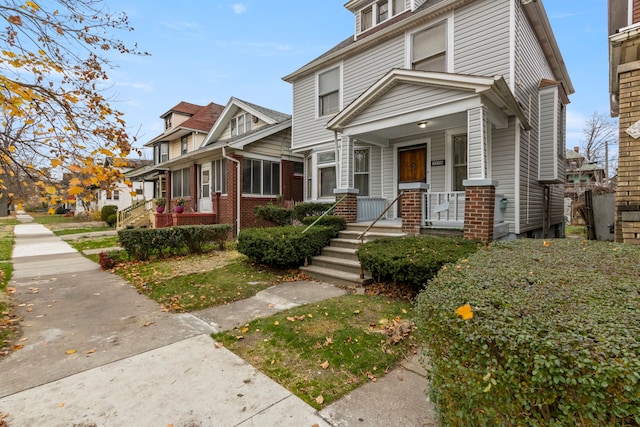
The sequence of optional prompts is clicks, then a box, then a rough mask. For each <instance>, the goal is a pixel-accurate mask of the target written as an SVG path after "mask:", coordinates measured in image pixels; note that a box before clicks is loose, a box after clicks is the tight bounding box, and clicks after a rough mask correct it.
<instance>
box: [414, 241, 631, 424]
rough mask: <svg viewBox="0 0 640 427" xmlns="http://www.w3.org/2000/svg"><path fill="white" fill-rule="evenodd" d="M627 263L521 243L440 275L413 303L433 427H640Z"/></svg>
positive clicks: (603, 248) (602, 247) (555, 244)
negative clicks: (436, 424)
mask: <svg viewBox="0 0 640 427" xmlns="http://www.w3.org/2000/svg"><path fill="white" fill-rule="evenodd" d="M638 259H640V247H633V246H622V245H616V244H611V243H603V242H586V241H582V243H581V242H580V241H579V240H574V239H569V240H552V241H550V242H549V241H548V242H543V241H541V240H520V241H515V242H509V243H494V244H493V245H491V246H490V247H489V249H488V250H481V251H478V252H477V253H476V254H474V255H472V256H470V257H469V259H468V262H466V263H463V262H461V263H459V264H458V265H451V266H450V267H447V268H446V269H444V268H443V270H441V272H440V273H439V274H438V276H437V277H436V278H435V279H433V280H432V281H431V282H430V283H429V285H428V286H427V287H426V288H425V289H424V290H423V291H422V293H421V294H420V295H419V297H418V303H417V310H418V318H417V323H418V326H419V328H420V329H421V331H422V332H423V334H424V336H425V338H426V341H427V342H426V348H427V351H426V354H427V356H428V357H429V360H430V364H431V366H432V367H431V369H430V372H429V376H430V380H431V387H432V390H431V398H432V400H433V401H434V403H435V404H436V405H437V406H438V410H439V413H440V417H441V423H442V425H503V426H515V425H529V426H568V425H580V426H596V425H598V426H601V425H612V426H613V425H620V426H622V425H638V424H640V312H639V311H638V307H640V281H639V280H638V277H640V266H639V264H638V262H637V260H638ZM466 304H469V307H467V314H469V315H470V316H472V317H471V318H467V320H463V318H461V317H460V316H459V315H456V311H457V310H458V309H459V308H460V307H462V306H464V305H466ZM469 308H470V310H468V309H469ZM460 313H461V314H463V313H462V312H460Z"/></svg>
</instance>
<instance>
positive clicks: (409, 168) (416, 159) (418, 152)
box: [398, 146, 427, 184]
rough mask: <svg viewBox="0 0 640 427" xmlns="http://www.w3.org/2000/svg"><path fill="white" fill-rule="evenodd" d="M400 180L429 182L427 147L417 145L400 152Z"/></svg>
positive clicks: (401, 182) (403, 181)
mask: <svg viewBox="0 0 640 427" xmlns="http://www.w3.org/2000/svg"><path fill="white" fill-rule="evenodd" d="M398 182H399V183H400V184H403V183H406V182H427V149H426V147H424V146H423V147H416V148H410V149H407V150H402V151H399V152H398Z"/></svg>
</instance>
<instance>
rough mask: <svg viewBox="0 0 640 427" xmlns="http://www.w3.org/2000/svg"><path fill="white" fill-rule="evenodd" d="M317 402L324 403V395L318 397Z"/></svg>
mask: <svg viewBox="0 0 640 427" xmlns="http://www.w3.org/2000/svg"><path fill="white" fill-rule="evenodd" d="M316 403H317V404H318V405H322V404H323V403H324V397H322V395H320V396H318V397H316Z"/></svg>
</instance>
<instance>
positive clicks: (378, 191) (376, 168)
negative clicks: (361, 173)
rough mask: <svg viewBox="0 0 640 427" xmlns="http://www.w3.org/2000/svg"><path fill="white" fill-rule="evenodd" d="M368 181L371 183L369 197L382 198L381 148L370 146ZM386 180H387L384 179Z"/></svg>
mask: <svg viewBox="0 0 640 427" xmlns="http://www.w3.org/2000/svg"><path fill="white" fill-rule="evenodd" d="M369 159H370V161H371V163H370V164H369V180H370V181H371V183H370V185H371V197H382V174H381V173H380V171H381V170H382V169H381V168H382V148H380V147H378V146H372V147H371V149H370V152H369ZM386 179H389V178H388V177H386Z"/></svg>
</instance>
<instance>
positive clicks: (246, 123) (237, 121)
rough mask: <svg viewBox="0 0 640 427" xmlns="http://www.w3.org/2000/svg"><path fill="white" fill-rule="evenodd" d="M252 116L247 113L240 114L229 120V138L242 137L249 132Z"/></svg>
mask: <svg viewBox="0 0 640 427" xmlns="http://www.w3.org/2000/svg"><path fill="white" fill-rule="evenodd" d="M251 120H252V116H251V114H249V113H245V114H241V115H239V116H236V117H234V118H233V119H231V136H238V135H242V134H243V133H247V132H249V131H251Z"/></svg>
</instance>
